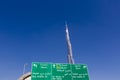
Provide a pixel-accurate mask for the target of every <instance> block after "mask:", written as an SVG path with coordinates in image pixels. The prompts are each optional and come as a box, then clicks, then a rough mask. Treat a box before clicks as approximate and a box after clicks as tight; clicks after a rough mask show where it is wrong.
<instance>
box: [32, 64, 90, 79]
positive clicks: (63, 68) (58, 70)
mask: <svg viewBox="0 0 120 80" xmlns="http://www.w3.org/2000/svg"><path fill="white" fill-rule="evenodd" d="M31 80H89V76H88V71H87V66H86V65H84V64H52V63H51V64H50V63H36V62H34V63H32V76H31Z"/></svg>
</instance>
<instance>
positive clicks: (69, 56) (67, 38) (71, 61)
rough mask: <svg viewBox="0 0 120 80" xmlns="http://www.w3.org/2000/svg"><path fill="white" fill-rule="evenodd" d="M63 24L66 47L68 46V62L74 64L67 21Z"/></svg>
mask: <svg viewBox="0 0 120 80" xmlns="http://www.w3.org/2000/svg"><path fill="white" fill-rule="evenodd" d="M65 26H66V41H67V47H68V63H70V64H74V59H73V55H72V46H71V42H70V37H69V31H68V25H67V23H65Z"/></svg>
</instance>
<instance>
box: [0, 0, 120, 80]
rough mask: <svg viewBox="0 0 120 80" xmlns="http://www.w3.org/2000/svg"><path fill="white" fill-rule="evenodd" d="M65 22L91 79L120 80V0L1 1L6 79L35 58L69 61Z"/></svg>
mask: <svg viewBox="0 0 120 80" xmlns="http://www.w3.org/2000/svg"><path fill="white" fill-rule="evenodd" d="M65 21H67V22H68V26H69V32H70V38H71V43H72V47H73V56H74V59H75V63H80V64H81V63H83V64H87V65H88V69H89V74H90V80H120V0H8V1H7V0H1V1H0V80H16V79H17V78H18V77H20V76H21V74H22V70H23V65H24V64H25V63H28V66H27V67H26V72H28V71H30V70H31V69H30V67H31V62H53V63H67V45H66V39H65Z"/></svg>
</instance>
